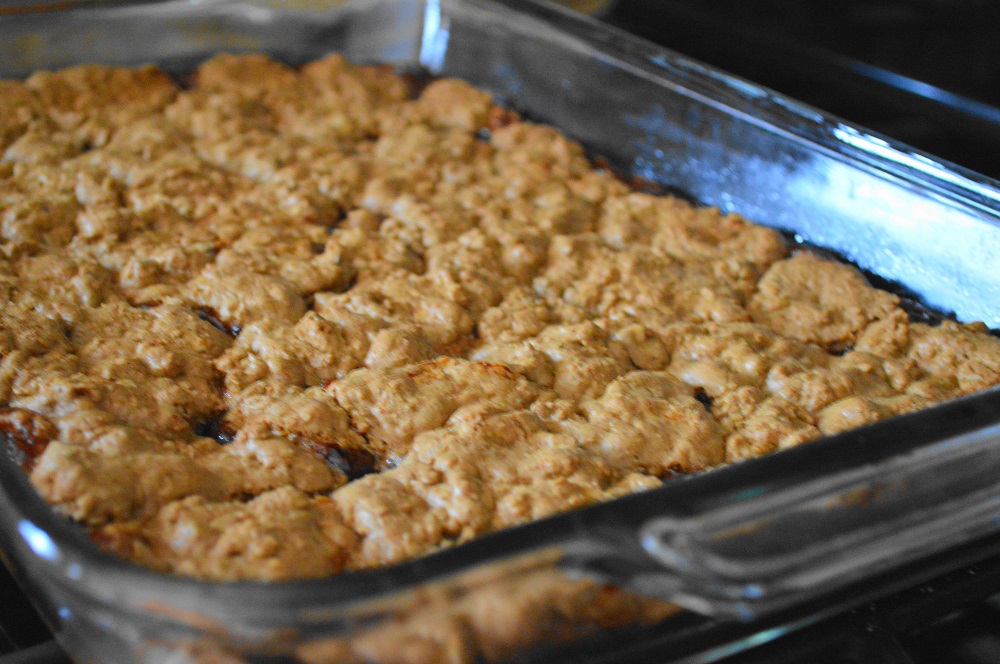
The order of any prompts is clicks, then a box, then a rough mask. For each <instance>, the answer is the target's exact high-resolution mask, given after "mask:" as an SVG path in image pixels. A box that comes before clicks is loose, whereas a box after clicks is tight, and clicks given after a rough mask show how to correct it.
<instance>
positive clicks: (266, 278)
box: [0, 55, 1000, 659]
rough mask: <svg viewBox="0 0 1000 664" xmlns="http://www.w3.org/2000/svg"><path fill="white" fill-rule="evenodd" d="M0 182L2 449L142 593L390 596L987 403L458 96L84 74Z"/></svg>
mask: <svg viewBox="0 0 1000 664" xmlns="http://www.w3.org/2000/svg"><path fill="white" fill-rule="evenodd" d="M0 154H2V160H0V298H2V302H3V304H2V307H0V405H2V406H3V409H2V411H0V431H3V432H4V434H5V435H7V436H9V437H12V438H13V439H14V440H15V442H16V443H17V446H18V448H19V449H21V450H22V452H23V454H24V456H25V463H24V465H25V468H26V469H28V470H30V472H31V479H32V482H33V483H34V485H35V486H36V487H37V489H38V490H39V491H40V492H41V493H42V495H43V496H44V497H45V498H46V499H47V500H48V501H49V502H50V503H52V504H53V505H54V506H55V508H56V509H57V510H58V511H59V512H61V513H63V514H66V515H68V516H70V517H72V518H74V519H76V520H78V521H80V522H82V523H84V524H86V526H87V527H88V528H89V529H90V530H91V532H92V533H93V536H94V538H95V540H97V541H98V542H99V543H100V544H101V545H102V546H104V547H106V548H108V549H111V550H114V551H117V552H118V553H120V554H122V555H124V556H126V557H128V558H130V559H132V560H134V561H136V562H139V563H141V564H144V565H148V566H150V567H153V568H156V569H159V570H164V571H169V572H174V573H178V574H183V575H190V576H194V577H198V578H203V579H212V580H227V579H247V578H256V579H269V580H278V579H292V578H302V577H318V576H324V575H329V574H334V573H338V572H341V571H343V570H351V569H363V568H370V567H375V566H381V565H387V564H391V563H395V562H398V561H403V560H407V559H411V558H414V557H418V556H421V555H424V554H427V553H429V552H432V551H435V550H438V549H440V548H442V547H446V546H451V545H453V544H456V543H460V542H464V541H467V540H469V539H471V538H473V537H476V536H479V535H482V534H485V533H488V532H491V531H494V530H497V529H500V528H504V527H508V526H511V525H514V524H518V523H523V522H525V521H527V520H531V519H537V518H540V517H543V516H546V515H550V514H554V513H557V512H560V511H564V510H567V509H571V508H575V507H580V506H584V505H588V504H591V503H594V502H596V501H601V500H606V499H609V498H612V497H615V496H618V495H622V494H625V493H628V492H632V491H639V490H643V489H647V488H650V487H655V486H657V485H658V484H659V483H660V482H661V481H662V479H663V478H666V477H669V476H670V475H672V474H673V473H676V472H693V471H699V470H703V469H707V468H710V467H712V466H715V465H718V464H721V463H725V462H732V461H736V460H739V459H745V458H748V457H752V456H757V455H760V454H765V453H768V452H771V451H773V450H777V449H782V448H786V447H789V446H793V445H798V444H800V443H804V442H806V441H810V440H813V439H816V438H819V437H820V436H823V435H826V434H831V433H836V432H839V431H843V430H845V429H848V428H851V427H856V426H860V425H863V424H866V423H869V422H873V421H876V420H879V419H883V418H886V417H890V416H892V415H896V414H899V413H905V412H909V411H912V410H915V409H918V408H921V407H924V406H926V405H929V404H932V403H936V402H939V401H942V400H944V399H948V398H951V397H954V396H957V395H961V394H967V393H970V392H973V391H975V390H979V389H982V388H984V387H986V386H989V385H993V384H996V383H997V382H1000V343H998V341H997V340H996V339H995V338H994V337H991V336H989V335H988V334H987V331H986V330H985V329H984V328H983V327H982V326H981V325H976V324H973V325H960V324H958V323H953V322H949V321H945V322H943V323H941V324H940V325H937V326H929V325H927V324H924V323H920V322H911V321H910V319H909V318H908V317H907V315H906V313H905V312H904V311H903V309H902V308H901V306H900V302H899V300H898V298H897V297H896V296H894V295H892V294H889V293H887V292H884V291H880V290H877V289H875V288H872V287H871V286H870V285H869V284H868V283H867V282H866V281H865V279H864V278H863V276H862V275H861V274H860V273H859V272H857V271H856V270H855V269H854V268H852V267H849V266H846V265H842V264H839V263H835V262H832V261H830V260H827V259H824V258H821V257H820V256H817V255H815V254H813V253H810V252H809V251H806V250H798V251H791V250H790V249H789V247H788V246H787V245H786V243H785V242H783V241H782V239H781V237H780V236H779V235H778V234H777V233H775V232H774V231H772V230H769V229H767V228H764V227H761V226H757V225H754V224H752V223H750V222H748V221H746V220H744V219H742V218H741V217H739V216H738V215H735V214H728V215H724V214H721V213H720V212H719V211H718V210H715V209H710V208H698V207H694V206H692V205H690V204H688V203H686V202H684V201H682V200H679V199H676V198H671V197H665V196H652V195H649V194H643V193H636V192H633V191H631V190H630V189H629V188H628V187H627V186H626V185H625V184H624V183H622V182H621V181H620V180H618V179H617V178H616V177H614V176H613V175H612V174H611V173H609V172H607V171H605V170H601V169H597V168H595V167H594V166H593V165H592V164H591V162H590V161H589V160H588V159H587V157H586V156H585V154H584V152H583V150H582V148H581V147H580V146H579V145H577V144H576V143H573V142H572V141H570V140H568V139H567V138H565V137H563V136H562V135H560V134H559V133H558V132H556V131H555V130H553V129H551V128H548V127H544V126H539V125H535V124H532V123H529V122H525V121H522V120H520V119H519V118H518V117H517V116H516V115H515V114H513V113H510V112H509V111H505V110H503V109H501V108H499V107H497V106H495V105H494V104H493V102H492V101H491V99H490V97H489V95H487V94H486V93H483V92H481V91H478V90H475V89H473V88H471V87H470V86H468V85H467V84H465V83H462V82H460V81H456V80H438V81H434V82H432V83H430V84H429V85H428V86H427V87H426V88H425V89H423V90H422V91H420V92H419V94H418V96H417V97H416V98H411V93H410V85H409V84H408V82H407V80H406V79H404V78H403V77H401V76H398V75H396V74H395V73H393V72H392V71H391V70H389V69H387V68H382V67H360V66H355V65H352V64H350V63H348V62H346V61H345V60H344V59H343V58H342V57H340V56H336V55H334V56H330V57H328V58H325V59H323V60H319V61H317V62H313V63H310V64H308V65H306V66H304V67H302V68H300V69H292V68H289V67H286V66H284V65H282V64H279V63H277V62H274V61H271V60H269V59H267V58H266V57H264V56H256V55H251V56H232V55H222V56H218V57H216V58H215V59H213V60H211V61H209V62H207V63H205V64H204V65H202V66H201V67H200V68H199V69H198V70H197V71H196V72H195V74H194V75H193V77H192V78H191V84H190V86H189V87H187V88H184V89H181V88H180V87H179V86H178V85H176V84H175V83H174V82H173V81H172V80H171V79H170V78H169V77H168V76H166V75H165V74H163V73H162V72H160V71H158V70H156V69H155V68H152V67H145V68H140V69H120V68H113V67H104V66H96V65H84V66H79V67H73V68H70V69H65V70H62V71H58V72H46V73H40V74H36V75H35V76H32V77H31V78H29V79H28V80H27V81H25V82H23V83H22V82H14V81H4V82H0ZM588 592H590V591H588ZM526 597H527V596H526ZM524 601H529V599H527V598H526V599H524ZM567 601H569V600H567ZM577 601H579V600H578V599H574V600H573V602H577ZM484 610H485V609H484V608H483V607H479V606H474V605H470V606H468V607H467V611H466V613H465V614H463V617H462V619H461V621H460V625H459V623H456V627H455V629H460V630H466V631H469V632H470V633H474V632H477V630H478V631H482V630H481V629H480V627H481V625H480V622H481V621H483V620H487V619H488V618H487V617H486V614H485V613H483V611H484ZM407 629H419V626H418V625H415V624H413V625H409V626H408V627H407ZM511 629H512V630H515V629H517V627H516V625H514V624H513V623H512V626H511ZM470 638H471V637H470ZM476 638H479V637H476ZM484 638H485V637H484ZM490 638H492V639H493V641H490V642H489V643H486V642H484V644H480V650H482V648H486V649H487V650H489V649H493V650H497V651H498V652H501V651H505V648H506V645H505V641H504V638H506V637H503V638H501V636H498V635H497V634H493V635H492V636H491V637H490ZM463 643H464V642H463ZM356 648H357V651H356V653H355V654H357V653H358V652H362V651H364V652H367V651H366V650H365V649H366V648H368V649H372V648H377V645H376V644H375V643H369V644H367V645H365V644H364V643H360V642H359V643H358V644H356ZM360 656H361V655H359V657H360ZM307 659H308V657H307ZM375 659H378V658H377V657H376V658H375Z"/></svg>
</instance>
